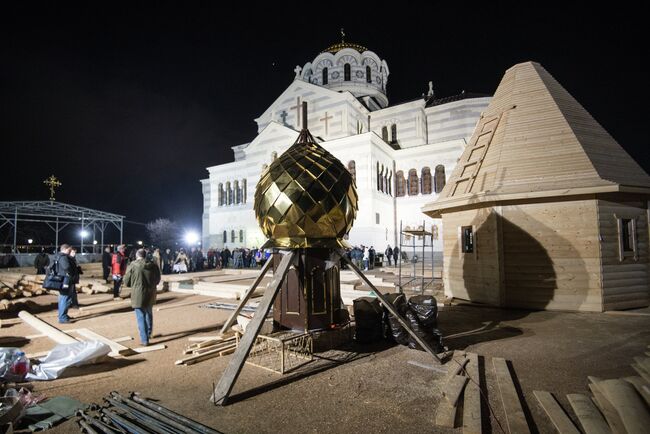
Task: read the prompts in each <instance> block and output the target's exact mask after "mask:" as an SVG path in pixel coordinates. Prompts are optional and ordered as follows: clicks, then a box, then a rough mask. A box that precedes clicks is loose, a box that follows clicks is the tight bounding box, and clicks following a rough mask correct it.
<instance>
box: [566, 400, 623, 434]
mask: <svg viewBox="0 0 650 434" xmlns="http://www.w3.org/2000/svg"><path fill="white" fill-rule="evenodd" d="M566 397H567V399H568V400H569V404H571V407H572V408H573V412H574V413H575V414H576V416H578V420H579V421H580V425H582V429H583V431H584V432H586V433H589V434H611V432H612V430H611V429H610V428H609V425H607V422H605V419H604V418H603V415H602V414H600V411H598V409H597V408H596V406H595V405H594V403H593V402H592V401H591V399H589V397H588V396H585V395H581V394H579V393H572V394H569V395H567V396H566Z"/></svg>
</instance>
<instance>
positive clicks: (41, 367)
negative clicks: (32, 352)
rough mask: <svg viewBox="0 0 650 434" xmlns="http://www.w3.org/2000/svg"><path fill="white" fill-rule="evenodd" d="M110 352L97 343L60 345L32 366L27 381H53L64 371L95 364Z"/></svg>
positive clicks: (109, 349)
mask: <svg viewBox="0 0 650 434" xmlns="http://www.w3.org/2000/svg"><path fill="white" fill-rule="evenodd" d="M110 352H111V347H109V346H108V345H106V344H105V343H102V342H99V341H87V342H75V343H72V344H60V345H57V346H56V347H54V349H53V350H52V351H50V354H48V355H47V356H45V357H44V358H43V359H41V360H40V363H39V364H38V365H33V366H32V372H30V373H29V374H27V377H26V379H27V381H37V380H54V379H55V378H58V377H59V375H61V373H62V372H63V371H64V370H65V369H66V368H70V367H73V366H81V365H85V364H88V363H93V362H96V361H97V360H98V359H99V358H102V357H104V356H106V355H108V353H110Z"/></svg>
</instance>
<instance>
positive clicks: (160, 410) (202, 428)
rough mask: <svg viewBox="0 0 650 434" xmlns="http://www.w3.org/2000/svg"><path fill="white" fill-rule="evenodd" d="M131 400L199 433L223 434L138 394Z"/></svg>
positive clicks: (133, 394) (133, 395)
mask: <svg viewBox="0 0 650 434" xmlns="http://www.w3.org/2000/svg"><path fill="white" fill-rule="evenodd" d="M131 399H133V400H134V401H135V402H137V403H138V404H142V405H144V406H145V407H148V408H150V409H152V410H155V411H157V412H158V413H160V414H163V415H165V416H167V417H169V418H172V419H174V420H176V421H178V422H180V423H183V424H185V425H187V426H189V427H190V428H192V429H193V430H195V431H198V432H200V433H202V434H222V433H221V432H219V431H217V430H214V429H212V428H210V427H207V426H205V425H203V424H201V423H199V422H197V421H195V420H192V419H189V418H187V417H185V416H183V415H180V414H178V413H175V412H173V411H171V410H169V409H167V408H165V407H163V406H162V405H159V404H156V403H153V402H151V401H149V400H148V399H145V398H141V397H140V396H138V395H137V394H136V393H132V394H131Z"/></svg>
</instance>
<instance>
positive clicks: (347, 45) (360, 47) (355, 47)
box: [321, 42, 368, 54]
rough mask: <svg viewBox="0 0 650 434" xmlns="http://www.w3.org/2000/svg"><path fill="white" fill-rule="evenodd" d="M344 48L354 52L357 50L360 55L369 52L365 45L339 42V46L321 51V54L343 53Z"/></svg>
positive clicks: (331, 46)
mask: <svg viewBox="0 0 650 434" xmlns="http://www.w3.org/2000/svg"><path fill="white" fill-rule="evenodd" d="M344 48H352V49H353V50H357V51H358V52H359V53H363V52H365V51H368V49H367V48H366V47H364V46H363V45H359V44H353V43H351V42H339V43H338V44H334V45H330V46H329V47H327V48H326V49H324V50H323V51H321V53H332V54H335V53H337V52H339V51H341V50H342V49H344Z"/></svg>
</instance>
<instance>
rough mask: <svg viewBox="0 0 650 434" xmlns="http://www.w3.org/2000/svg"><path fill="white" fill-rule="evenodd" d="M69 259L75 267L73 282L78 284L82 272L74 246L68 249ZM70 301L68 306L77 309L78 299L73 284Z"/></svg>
mask: <svg viewBox="0 0 650 434" xmlns="http://www.w3.org/2000/svg"><path fill="white" fill-rule="evenodd" d="M68 256H69V259H70V263H71V266H72V267H75V268H76V269H77V275H76V277H75V279H74V282H73V283H74V284H75V285H78V284H79V278H80V277H81V275H82V274H84V272H83V270H82V269H81V266H80V265H79V264H78V263H77V249H75V248H74V247H73V248H71V249H70V254H69V255H68ZM70 297H71V299H72V300H71V301H70V307H74V308H76V309H79V299H78V298H77V288H76V286H75V288H74V291H73V292H72V293H71V294H70Z"/></svg>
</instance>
